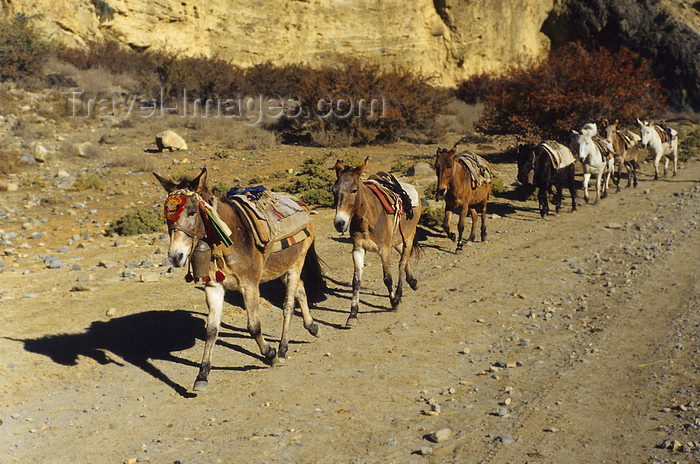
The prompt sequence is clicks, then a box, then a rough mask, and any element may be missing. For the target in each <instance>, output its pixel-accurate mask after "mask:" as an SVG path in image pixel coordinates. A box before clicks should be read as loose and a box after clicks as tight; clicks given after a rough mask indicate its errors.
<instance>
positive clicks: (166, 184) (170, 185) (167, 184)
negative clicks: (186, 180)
mask: <svg viewBox="0 0 700 464" xmlns="http://www.w3.org/2000/svg"><path fill="white" fill-rule="evenodd" d="M153 175H154V176H156V179H158V182H160V185H162V186H163V188H164V189H165V191H166V192H168V193H170V192H172V191H173V190H175V189H176V188H177V185H176V184H175V182H173V181H172V180H168V179H166V178H165V177H161V176H159V175H158V174H156V173H155V172H154V173H153Z"/></svg>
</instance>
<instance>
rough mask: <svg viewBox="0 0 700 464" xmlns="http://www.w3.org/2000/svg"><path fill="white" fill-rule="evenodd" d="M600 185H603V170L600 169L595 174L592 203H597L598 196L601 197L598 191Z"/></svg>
mask: <svg viewBox="0 0 700 464" xmlns="http://www.w3.org/2000/svg"><path fill="white" fill-rule="evenodd" d="M602 186H603V171H602V170H601V171H600V172H599V173H598V174H596V176H595V201H594V202H593V204H594V205H596V204H598V200H600V198H601V195H600V191H601V188H602Z"/></svg>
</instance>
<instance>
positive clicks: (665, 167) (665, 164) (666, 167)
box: [664, 156, 668, 177]
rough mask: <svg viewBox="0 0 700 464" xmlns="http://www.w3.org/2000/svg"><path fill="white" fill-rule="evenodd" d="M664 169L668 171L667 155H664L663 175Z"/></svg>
mask: <svg viewBox="0 0 700 464" xmlns="http://www.w3.org/2000/svg"><path fill="white" fill-rule="evenodd" d="M666 171H668V156H664V177H666Z"/></svg>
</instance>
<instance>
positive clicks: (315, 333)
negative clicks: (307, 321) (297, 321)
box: [306, 322, 318, 337]
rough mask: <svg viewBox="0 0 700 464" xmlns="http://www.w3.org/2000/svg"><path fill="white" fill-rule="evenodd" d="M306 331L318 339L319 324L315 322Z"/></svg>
mask: <svg viewBox="0 0 700 464" xmlns="http://www.w3.org/2000/svg"><path fill="white" fill-rule="evenodd" d="M306 330H308V331H309V333H310V334H311V335H313V336H314V337H318V324H316V323H315V322H314V323H313V324H311V325H310V326H308V327H306Z"/></svg>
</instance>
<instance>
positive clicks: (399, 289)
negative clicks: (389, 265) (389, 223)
mask: <svg viewBox="0 0 700 464" xmlns="http://www.w3.org/2000/svg"><path fill="white" fill-rule="evenodd" d="M412 247H413V238H412V237H411V238H409V240H408V241H407V242H406V245H404V246H402V247H401V258H399V276H398V279H399V281H398V283H397V284H396V292H395V293H394V298H393V299H392V300H391V310H392V311H398V309H399V306H401V297H402V296H403V277H404V275H405V274H406V269H407V267H408V258H409V257H410V256H411V248H412Z"/></svg>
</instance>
